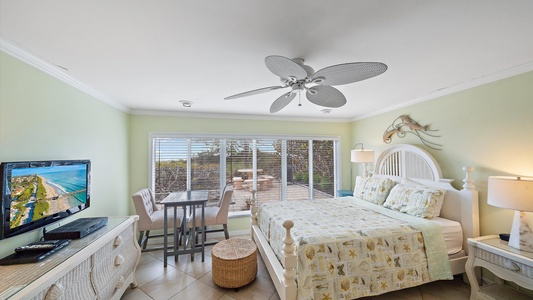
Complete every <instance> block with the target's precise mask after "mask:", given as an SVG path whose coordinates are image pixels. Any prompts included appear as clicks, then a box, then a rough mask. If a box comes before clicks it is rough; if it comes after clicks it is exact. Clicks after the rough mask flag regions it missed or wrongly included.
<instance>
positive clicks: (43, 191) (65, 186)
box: [0, 160, 91, 239]
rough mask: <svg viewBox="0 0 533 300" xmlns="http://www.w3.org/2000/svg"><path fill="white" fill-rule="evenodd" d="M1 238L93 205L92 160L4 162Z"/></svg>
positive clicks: (0, 169)
mask: <svg viewBox="0 0 533 300" xmlns="http://www.w3.org/2000/svg"><path fill="white" fill-rule="evenodd" d="M0 173H1V176H2V182H1V183H0V191H1V193H2V194H1V197H2V210H1V212H0V216H1V217H2V226H1V228H0V229H1V232H0V239H5V238H9V237H12V236H15V235H18V234H21V233H24V232H28V231H30V230H33V229H36V228H39V227H43V226H45V225H47V224H50V223H52V222H56V221H59V220H61V219H64V218H66V217H69V216H71V215H73V214H75V213H78V212H80V211H82V210H84V209H87V208H88V207H89V206H90V204H91V201H90V200H91V196H90V183H91V162H90V161H89V160H52V161H26V162H3V163H2V164H1V165H0Z"/></svg>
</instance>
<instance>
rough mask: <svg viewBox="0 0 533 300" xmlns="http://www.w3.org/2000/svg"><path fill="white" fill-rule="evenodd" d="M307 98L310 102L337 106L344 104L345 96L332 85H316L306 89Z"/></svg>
mask: <svg viewBox="0 0 533 300" xmlns="http://www.w3.org/2000/svg"><path fill="white" fill-rule="evenodd" d="M306 95H307V99H309V101H311V102H312V103H314V104H316V105H320V106H325V107H332V108H337V107H341V106H343V105H344V104H346V97H344V95H343V94H342V93H341V92H340V91H339V90H337V89H336V88H334V87H331V86H329V85H317V86H314V87H311V88H309V89H308V90H307V94H306Z"/></svg>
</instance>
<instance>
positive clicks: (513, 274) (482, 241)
mask: <svg viewBox="0 0 533 300" xmlns="http://www.w3.org/2000/svg"><path fill="white" fill-rule="evenodd" d="M468 253H469V254H468V260H467V262H466V274H467V276H468V281H470V287H471V291H472V292H471V294H470V300H473V299H513V300H519V299H531V296H528V295H526V294H524V293H521V292H519V291H517V290H515V289H513V288H511V287H509V286H507V285H504V284H503V280H507V281H512V282H514V283H516V284H518V285H519V286H522V287H524V288H526V289H530V290H533V252H523V251H520V250H518V249H514V248H512V247H509V246H508V245H507V242H505V241H502V240H500V238H499V237H498V236H496V235H490V236H483V237H478V238H473V239H468ZM474 267H483V268H485V269H487V270H489V271H491V272H492V273H493V274H494V275H496V276H497V277H499V280H497V281H498V283H499V284H491V285H486V286H481V287H480V286H479V284H478V281H477V280H478V278H476V274H475V272H474Z"/></svg>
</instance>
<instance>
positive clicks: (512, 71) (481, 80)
mask: <svg viewBox="0 0 533 300" xmlns="http://www.w3.org/2000/svg"><path fill="white" fill-rule="evenodd" d="M530 71H533V61H530V62H526V63H524V64H521V65H518V66H514V67H512V68H508V69H505V70H503V71H499V72H496V73H492V74H489V75H484V76H481V77H478V78H474V79H472V80H469V81H466V82H461V83H458V84H454V85H450V86H447V87H445V88H441V89H438V90H436V91H433V92H430V93H429V94H427V95H425V96H422V97H418V98H415V99H413V100H411V101H408V102H405V103H402V104H398V105H393V106H389V107H387V108H384V109H380V110H376V111H373V112H371V113H368V114H364V115H361V116H356V117H353V118H352V119H350V121H359V120H363V119H366V118H370V117H374V116H377V115H381V114H383V113H386V112H389V111H393V110H396V109H399V108H403V107H407V106H410V105H413V104H417V103H420V102H425V101H428V100H433V99H436V98H439V97H442V96H446V95H449V94H453V93H457V92H460V91H464V90H467V89H471V88H474V87H477V86H480V85H484V84H487V83H491V82H494V81H498V80H502V79H505V78H509V77H512V76H515V75H520V74H523V73H527V72H530Z"/></svg>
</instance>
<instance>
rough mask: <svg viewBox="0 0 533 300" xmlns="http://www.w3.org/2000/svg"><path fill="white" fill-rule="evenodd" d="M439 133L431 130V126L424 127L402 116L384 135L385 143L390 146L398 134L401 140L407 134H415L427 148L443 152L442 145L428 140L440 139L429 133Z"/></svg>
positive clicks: (407, 116)
mask: <svg viewBox="0 0 533 300" xmlns="http://www.w3.org/2000/svg"><path fill="white" fill-rule="evenodd" d="M432 131H438V130H430V129H429V124H428V125H425V126H422V125H420V124H418V122H416V121H415V120H413V119H411V118H410V117H409V115H401V116H399V117H398V118H396V119H395V120H394V121H393V122H392V124H391V125H390V126H389V127H388V128H387V129H386V130H385V132H384V133H383V142H385V143H387V144H389V143H390V142H391V141H392V137H393V135H394V134H396V135H397V136H398V137H399V138H403V137H405V135H406V134H407V133H411V134H414V135H416V136H418V138H420V140H421V141H422V143H423V144H424V145H426V146H427V147H429V148H431V149H435V150H441V149H440V147H442V145H440V144H436V143H433V142H430V141H428V140H427V139H426V138H427V137H428V136H429V137H440V136H439V135H433V134H431V133H429V132H432Z"/></svg>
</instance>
